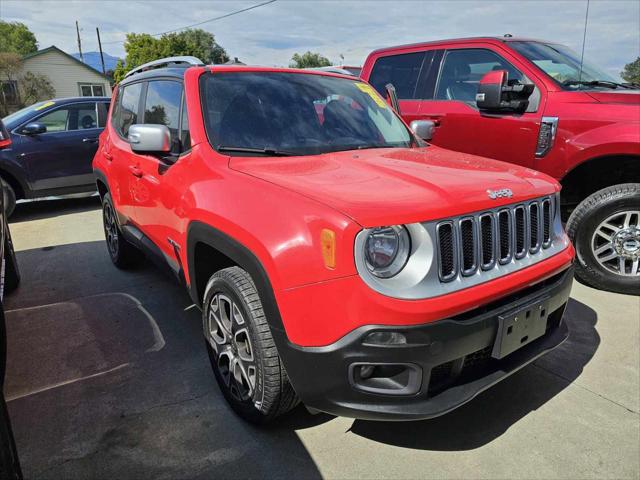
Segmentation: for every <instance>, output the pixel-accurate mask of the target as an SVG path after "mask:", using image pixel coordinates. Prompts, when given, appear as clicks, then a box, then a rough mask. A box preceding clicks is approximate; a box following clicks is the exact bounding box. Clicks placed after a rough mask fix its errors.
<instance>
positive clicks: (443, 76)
mask: <svg viewBox="0 0 640 480" xmlns="http://www.w3.org/2000/svg"><path fill="white" fill-rule="evenodd" d="M492 70H506V71H507V72H509V80H510V81H512V80H517V81H520V82H522V80H523V78H524V77H523V75H522V73H520V72H519V71H518V70H516V69H515V68H514V67H513V65H511V64H510V63H509V62H507V61H506V60H505V59H504V58H502V57H501V56H499V55H498V54H496V53H494V52H492V51H491V50H487V49H483V48H473V49H460V50H449V51H448V52H447V53H446V56H445V58H444V64H443V65H442V71H441V73H440V79H439V81H438V87H437V89H436V99H438V100H460V101H462V102H470V103H475V101H476V93H477V91H478V84H479V83H480V79H481V78H482V77H483V75H484V74H485V73H487V72H490V71H492Z"/></svg>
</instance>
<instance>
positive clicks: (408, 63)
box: [369, 52, 425, 100]
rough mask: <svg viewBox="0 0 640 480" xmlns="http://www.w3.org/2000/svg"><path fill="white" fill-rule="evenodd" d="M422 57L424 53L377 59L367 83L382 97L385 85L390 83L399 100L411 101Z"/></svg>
mask: <svg viewBox="0 0 640 480" xmlns="http://www.w3.org/2000/svg"><path fill="white" fill-rule="evenodd" d="M424 57H425V52H416V53H405V54H402V55H392V56H389V57H382V58H379V59H378V60H376V63H375V64H374V65H373V69H372V70H371V75H370V76H369V83H370V84H371V85H373V88H375V89H376V90H377V91H378V93H380V95H382V96H383V97H386V96H387V91H386V90H385V85H387V84H388V83H392V84H393V86H394V87H396V93H397V94H398V98H399V99H401V100H409V99H413V98H415V91H416V84H417V83H418V77H419V76H420V70H421V68H422V63H423V61H424Z"/></svg>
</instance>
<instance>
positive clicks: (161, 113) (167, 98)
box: [144, 80, 182, 153]
mask: <svg viewBox="0 0 640 480" xmlns="http://www.w3.org/2000/svg"><path fill="white" fill-rule="evenodd" d="M181 100H182V84H180V83H178V82H174V81H171V80H155V81H150V82H149V84H148V86H147V98H146V100H145V105H144V123H153V124H157V125H166V126H167V127H168V128H169V131H170V132H171V141H172V144H173V146H172V149H171V150H172V152H173V153H179V152H180V135H179V132H180V103H181Z"/></svg>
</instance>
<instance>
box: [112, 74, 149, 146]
mask: <svg viewBox="0 0 640 480" xmlns="http://www.w3.org/2000/svg"><path fill="white" fill-rule="evenodd" d="M141 93H142V83H133V84H131V85H127V86H125V87H123V88H121V89H120V92H119V94H118V108H116V109H114V114H113V121H114V127H115V128H116V130H117V131H118V132H119V133H120V135H122V136H123V137H125V138H126V136H127V135H128V134H129V127H130V126H131V125H134V124H136V123H139V122H138V107H139V105H140V94H141Z"/></svg>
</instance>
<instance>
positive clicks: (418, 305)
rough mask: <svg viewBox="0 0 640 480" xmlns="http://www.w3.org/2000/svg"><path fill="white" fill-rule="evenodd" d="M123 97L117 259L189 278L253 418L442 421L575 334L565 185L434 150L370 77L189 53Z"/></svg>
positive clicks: (214, 344)
mask: <svg viewBox="0 0 640 480" xmlns="http://www.w3.org/2000/svg"><path fill="white" fill-rule="evenodd" d="M111 105H112V107H111V110H110V114H109V122H108V125H107V128H106V129H105V131H104V133H103V134H102V135H101V137H100V145H99V149H98V153H97V154H96V157H95V160H94V170H95V174H96V177H97V186H98V190H99V192H100V194H101V196H102V200H103V218H104V230H105V234H106V239H107V247H108V251H109V254H110V256H111V259H112V260H113V262H114V263H115V265H116V266H118V267H121V268H126V267H127V266H128V265H129V264H130V263H131V262H133V261H135V259H136V257H137V256H139V255H140V251H144V252H146V253H148V254H149V255H151V256H152V257H155V258H157V259H159V260H160V262H161V263H162V264H164V265H167V266H168V267H169V268H170V269H171V270H172V271H173V272H174V273H175V275H176V277H177V278H178V279H179V280H180V281H182V282H184V284H185V285H186V286H187V288H188V289H189V292H190V294H191V297H192V298H193V301H194V303H195V304H196V305H198V306H200V307H201V309H202V326H203V332H204V337H205V339H206V345H207V348H208V350H209V356H210V359H211V364H212V367H213V372H214V373H215V377H216V379H217V382H218V383H219V385H220V388H221V390H222V392H223V394H224V396H225V397H226V399H227V400H228V402H229V403H230V405H231V406H232V407H233V409H234V410H235V411H236V412H238V413H239V414H240V415H241V416H243V417H244V418H246V419H248V420H251V421H254V422H265V421H268V420H271V419H273V418H274V417H276V416H277V415H279V414H281V413H284V412H286V411H287V410H289V409H291V408H292V407H294V406H295V405H296V404H297V403H298V402H299V401H302V402H304V404H305V405H306V406H307V407H308V408H309V409H311V410H320V411H325V412H330V413H333V414H336V415H344V416H352V417H358V418H367V419H394V420H395V419H420V418H429V417H433V416H437V415H441V414H443V413H445V412H447V411H449V410H451V409H453V408H455V407H457V406H459V405H461V404H463V403H465V402H467V401H469V400H471V399H472V398H473V397H474V396H476V395H477V394H478V393H479V392H481V391H483V390H485V389H487V388H489V387H490V386H491V385H493V384H495V383H496V382H498V381H500V380H502V379H503V378H505V377H507V376H508V375H510V374H512V373H513V372H515V371H517V370H518V369H520V368H522V367H523V366H524V365H526V364H528V363H530V362H532V361H533V360H535V359H536V358H538V357H539V356H540V355H543V354H544V353H545V352H548V351H550V350H551V349H553V348H555V347H557V346H558V345H559V344H560V343H562V341H563V340H564V339H565V338H566V337H567V334H568V329H567V326H566V324H565V322H563V312H564V309H565V306H566V304H567V300H568V298H569V293H570V289H571V284H572V276H573V267H572V262H573V257H574V250H573V247H572V246H571V242H570V241H569V239H568V237H567V235H566V234H565V233H564V231H563V229H562V225H561V223H560V216H559V208H558V205H559V189H560V187H559V184H558V183H557V182H556V181H555V180H553V179H552V178H550V177H548V176H546V175H544V174H542V173H539V172H536V171H533V170H530V169H527V168H524V167H519V166H516V165H512V164H507V163H502V162H498V161H495V160H487V159H483V158H479V157H475V156H472V155H466V154H462V153H454V152H451V151H448V150H444V149H442V148H439V147H435V146H429V145H427V144H426V143H424V142H423V141H422V139H420V138H419V137H418V135H417V133H414V132H413V131H412V130H411V129H410V128H409V127H407V126H406V124H405V123H404V122H403V121H402V120H401V119H400V118H399V117H398V116H397V115H396V113H395V112H394V111H393V110H392V109H391V108H389V107H388V106H387V104H386V102H385V101H384V99H383V98H382V97H380V96H379V95H378V93H377V92H376V91H375V90H374V89H373V88H372V87H371V86H370V85H369V84H367V83H365V82H363V81H361V80H360V79H357V78H354V77H349V76H346V75H338V74H332V73H327V72H318V71H304V70H295V69H275V68H263V67H246V66H204V65H201V64H200V62H199V61H198V60H197V59H195V58H193V57H177V58H172V59H164V60H160V61H156V62H152V63H151V64H149V65H144V66H142V67H139V68H138V69H136V70H134V71H132V72H131V73H130V74H129V75H128V76H127V77H126V78H125V79H124V80H123V81H122V82H121V83H120V85H119V86H118V88H117V89H116V90H115V91H114V97H113V102H112V104H111ZM423 126H424V125H423V124H421V123H420V122H418V123H417V124H414V126H413V128H414V129H415V131H416V132H418V133H419V132H423V131H424V128H422V127H423Z"/></svg>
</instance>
